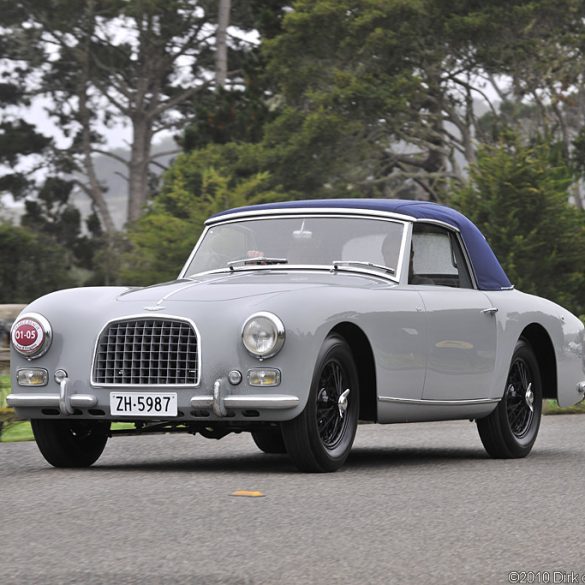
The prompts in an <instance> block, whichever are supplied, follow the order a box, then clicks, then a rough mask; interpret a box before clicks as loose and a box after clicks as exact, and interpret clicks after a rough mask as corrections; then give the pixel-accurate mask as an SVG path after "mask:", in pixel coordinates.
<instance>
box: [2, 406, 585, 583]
mask: <svg viewBox="0 0 585 585" xmlns="http://www.w3.org/2000/svg"><path fill="white" fill-rule="evenodd" d="M584 479H585V416H548V417H545V418H544V419H543V425H542V428H541V433H540V436H539V439H538V441H537V443H536V446H535V449H534V451H533V453H532V454H531V455H530V456H529V457H528V458H526V459H524V460H516V461H495V460H490V459H488V458H487V456H486V455H485V454H484V451H483V448H482V446H481V443H480V441H479V437H478V435H477V432H476V429H475V425H474V424H471V423H469V422H446V423H432V424H429V423H427V424H416V425H394V426H385V427H382V426H376V425H365V426H361V427H360V429H359V431H358V436H357V439H356V443H355V446H354V451H353V452H352V455H351V458H350V460H349V462H348V463H347V465H346V466H345V467H344V468H343V470H341V471H339V472H337V473H334V474H326V475H304V474H300V473H297V472H296V471H295V470H294V468H293V467H292V465H291V464H290V463H289V462H288V460H287V458H286V457H284V456H276V455H264V454H262V453H260V452H259V451H257V450H256V448H255V446H254V444H253V443H252V440H251V438H250V437H249V436H248V435H232V436H229V437H226V438H224V439H222V440H221V441H210V440H207V439H204V438H202V437H200V436H197V437H191V436H183V435H166V436H150V437H117V438H115V439H113V440H111V441H110V442H109V444H108V446H107V447H106V451H105V452H104V455H103V456H102V458H101V459H100V460H99V461H98V463H97V464H96V465H95V466H94V467H92V468H90V469H87V470H79V471H71V470H57V469H53V468H51V467H50V466H48V465H47V464H46V463H45V462H44V460H43V459H42V458H41V455H40V454H39V453H38V451H37V449H36V446H35V445H34V444H33V443H20V444H17V443H1V444H0V496H1V506H0V509H1V512H0V555H1V556H0V583H2V584H3V585H12V584H16V583H17V584H21V583H27V584H28V583H30V584H37V583H38V584H43V585H53V584H71V583H75V584H77V583H79V584H88V585H92V584H100V585H102V584H108V585H109V584H116V585H126V584H141V585H151V584H165V585H167V584H168V585H171V584H177V585H182V584H197V585H199V584H201V585H219V584H225V585H256V584H275V585H277V584H291V585H292V584H294V585H301V584H304V583H319V584H321V583H326V584H344V585H345V584H354V583H355V584H360V585H362V584H369V583H373V584H387V583H400V584H403V583H406V584H408V583H413V584H414V583H416V584H419V583H420V584H432V583H441V584H443V583H445V584H451V583H487V584H492V583H493V584H498V583H502V584H504V583H510V582H519V583H574V582H576V581H575V579H577V578H578V579H580V580H579V581H578V582H583V583H585V538H584V537H585V528H584V518H583V516H584V514H583V492H584V487H585V483H584ZM236 490H258V491H261V492H262V493H263V494H264V497H238V496H233V495H232V494H233V493H234V492H235V491H236ZM514 571H516V572H518V573H513V572H514ZM523 571H524V572H526V574H525V575H524V574H522V572H523ZM530 572H532V573H530ZM523 579H524V580H523Z"/></svg>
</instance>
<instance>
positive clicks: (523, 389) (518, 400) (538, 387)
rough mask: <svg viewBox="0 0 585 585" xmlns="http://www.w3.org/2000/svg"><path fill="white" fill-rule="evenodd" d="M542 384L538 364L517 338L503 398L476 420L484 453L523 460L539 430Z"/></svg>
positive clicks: (530, 351) (532, 353)
mask: <svg viewBox="0 0 585 585" xmlns="http://www.w3.org/2000/svg"><path fill="white" fill-rule="evenodd" d="M541 413H542V383H541V379H540V370H539V368H538V361H537V360H536V357H535V355H534V352H533V351H532V348H531V347H530V345H529V344H528V342H527V341H526V340H525V339H519V340H518V343H517V344H516V347H515V348H514V353H513V355H512V359H511V362H510V369H509V370H508V377H507V379H506V386H505V388H504V392H503V395H502V399H501V400H500V402H499V403H498V406H497V407H496V408H495V410H494V411H493V412H492V413H491V414H490V415H488V416H486V417H485V418H481V419H478V420H477V429H478V431H479V436H480V438H481V442H482V443H483V446H484V447H485V450H486V451H487V452H488V454H489V455H490V456H491V457H495V458H497V459H513V458H518V457H526V455H528V453H530V451H531V450H532V446H533V445H534V442H535V441H536V437H537V435H538V429H539V427H540V415H541Z"/></svg>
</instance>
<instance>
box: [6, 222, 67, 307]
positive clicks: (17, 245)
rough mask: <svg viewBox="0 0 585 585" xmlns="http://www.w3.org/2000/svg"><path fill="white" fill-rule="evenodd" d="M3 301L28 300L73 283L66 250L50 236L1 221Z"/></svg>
mask: <svg viewBox="0 0 585 585" xmlns="http://www.w3.org/2000/svg"><path fill="white" fill-rule="evenodd" d="M0 250H2V262H0V303H28V302H30V301H32V300H33V299H35V298H37V297H39V296H41V295H44V294H47V293H49V292H52V291H54V290H57V289H60V288H67V287H68V286H73V284H74V283H73V279H72V278H71V276H70V271H69V269H70V265H68V264H67V263H66V258H67V253H66V250H65V249H64V248H63V247H62V246H60V245H59V244H56V243H55V242H54V241H53V240H52V239H51V238H49V237H48V236H45V235H42V234H38V233H35V232H33V231H31V230H28V229H26V228H22V227H14V226H12V225H9V224H3V223H0Z"/></svg>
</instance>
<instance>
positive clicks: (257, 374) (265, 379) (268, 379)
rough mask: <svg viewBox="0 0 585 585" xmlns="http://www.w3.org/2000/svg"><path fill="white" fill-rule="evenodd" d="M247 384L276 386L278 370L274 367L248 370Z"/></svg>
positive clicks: (278, 376) (278, 375)
mask: <svg viewBox="0 0 585 585" xmlns="http://www.w3.org/2000/svg"><path fill="white" fill-rule="evenodd" d="M248 384H249V385H250V386H278V385H279V384H280V370H277V369H276V368H254V369H253V370H248Z"/></svg>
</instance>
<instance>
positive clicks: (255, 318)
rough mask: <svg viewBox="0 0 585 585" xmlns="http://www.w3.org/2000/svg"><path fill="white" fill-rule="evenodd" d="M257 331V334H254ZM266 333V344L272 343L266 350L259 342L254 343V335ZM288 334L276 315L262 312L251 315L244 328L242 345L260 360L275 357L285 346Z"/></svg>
mask: <svg viewBox="0 0 585 585" xmlns="http://www.w3.org/2000/svg"><path fill="white" fill-rule="evenodd" d="M254 330H255V332H254ZM262 332H264V333H265V335H264V336H263V340H264V342H266V341H267V338H269V339H270V340H271V341H270V342H269V344H268V345H266V346H265V347H264V348H260V344H259V343H258V342H256V343H255V342H254V341H253V339H254V335H256V336H257V335H258V334H259V333H262ZM285 337H286V334H285V329H284V324H283V322H282V321H281V320H280V319H279V318H278V317H277V316H276V315H275V314H274V313H269V312H267V311H260V312H258V313H254V314H253V315H250V316H249V317H248V318H247V319H246V321H245V322H244V326H243V327H242V344H243V345H244V347H245V348H246V351H247V352H248V353H249V354H250V355H253V356H254V357H255V358H258V359H259V360H264V359H268V358H271V357H274V356H275V355H276V354H277V353H278V352H279V351H280V350H281V349H282V346H283V345H284V340H285Z"/></svg>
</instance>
